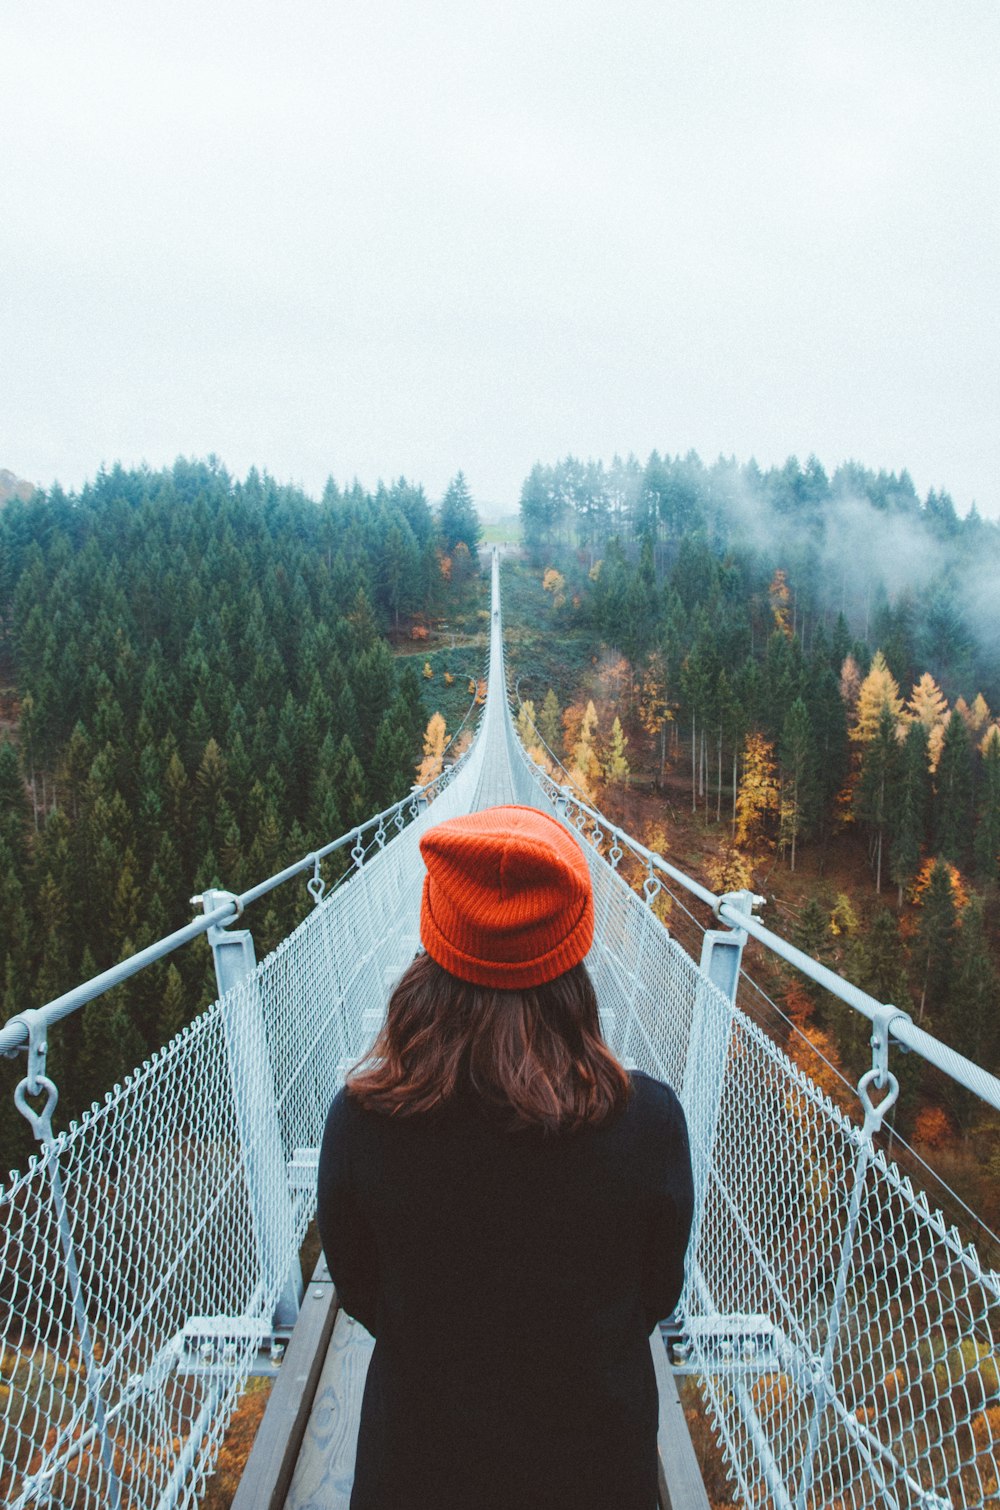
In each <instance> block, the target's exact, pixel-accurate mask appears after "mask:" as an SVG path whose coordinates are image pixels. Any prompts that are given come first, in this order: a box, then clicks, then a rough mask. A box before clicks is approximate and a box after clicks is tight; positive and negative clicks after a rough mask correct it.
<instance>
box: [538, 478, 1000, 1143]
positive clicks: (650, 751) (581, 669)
mask: <svg viewBox="0 0 1000 1510" xmlns="http://www.w3.org/2000/svg"><path fill="white" fill-rule="evenodd" d="M521 522H522V534H523V538H524V541H525V545H526V548H527V553H528V556H529V559H530V561H531V563H532V565H533V567H534V570H535V573H536V577H537V583H538V585H537V587H536V600H542V601H543V602H546V606H545V608H544V610H542V611H543V612H544V614H545V617H546V619H547V626H546V628H547V635H548V637H549V638H550V639H553V640H554V639H556V638H557V637H560V636H561V637H563V638H562V639H560V640H559V643H558V648H553V649H552V650H551V651H550V649H549V647H548V646H546V647H544V648H543V649H542V650H540V651H539V650H538V649H535V650H533V652H532V654H533V656H534V661H524V660H522V661H519V662H517V666H516V669H517V672H518V674H519V684H520V686H521V687H522V689H526V690H524V695H525V696H528V697H530V699H531V700H532V701H531V703H530V707H531V709H532V715H531V726H532V727H531V731H529V736H530V737H529V739H528V740H526V743H528V744H529V748H531V747H532V746H535V747H536V748H535V758H536V759H539V760H540V762H542V763H544V762H545V761H546V760H547V759H548V758H549V757H548V754H547V750H548V751H551V752H552V753H553V754H554V755H555V756H556V757H557V758H558V759H560V760H561V762H562V763H563V766H564V768H565V769H566V770H567V771H568V772H569V774H570V778H571V780H572V781H573V782H574V783H575V784H576V785H577V786H579V787H580V788H581V789H582V790H584V792H585V793H587V794H588V795H589V796H591V797H592V798H593V800H595V801H596V802H597V803H598V805H601V804H602V803H605V802H610V803H612V805H614V804H615V802H616V801H617V799H616V797H615V793H614V784H613V783H612V782H611V781H609V780H608V774H607V773H608V771H609V770H610V769H611V768H612V766H616V765H617V760H618V752H619V747H620V746H621V745H622V739H623V738H624V739H625V740H627V741H628V746H627V748H628V757H627V759H628V764H629V768H630V777H629V779H630V780H631V782H632V786H633V791H634V790H635V787H636V782H637V781H638V782H640V783H642V784H643V785H644V788H645V790H646V791H647V792H649V793H650V794H651V797H652V790H653V789H655V790H657V791H659V792H660V793H662V794H663V795H664V796H669V800H670V801H671V802H672V803H677V802H678V801H679V800H680V801H683V803H684V805H685V807H688V808H690V812H691V815H692V819H693V820H694V823H695V825H696V826H695V827H694V828H693V829H692V831H691V832H692V835H693V836H694V838H693V842H694V843H695V844H696V845H697V846H698V847H699V848H701V847H702V842H704V843H705V844H708V843H710V844H711V848H709V849H708V850H707V853H706V854H705V855H704V856H703V869H704V874H705V878H706V879H707V880H708V882H709V884H710V885H711V886H712V887H713V889H715V890H716V891H726V890H730V889H737V888H740V887H744V886H749V887H753V888H754V889H757V890H760V889H762V888H763V889H765V890H766V889H767V886H768V881H769V878H770V880H771V882H772V883H773V882H774V876H775V867H776V865H780V866H781V867H782V868H783V872H784V873H785V874H787V875H788V876H791V875H792V873H794V872H795V871H796V869H797V867H801V865H802V863H803V859H804V857H805V856H807V855H808V856H809V864H810V874H811V876H813V877H816V876H817V874H818V875H819V876H820V877H822V875H823V870H824V866H825V864H826V863H827V860H828V859H829V861H830V864H831V866H832V867H834V868H835V869H836V870H837V874H838V875H839V876H840V877H841V878H842V879H841V884H847V885H848V886H849V889H850V891H851V897H852V898H854V899H855V900H857V903H858V909H857V911H855V909H854V907H853V906H852V905H851V902H850V901H849V899H848V898H847V897H846V896H845V897H841V898H840V899H839V900H837V901H836V902H834V901H833V898H832V897H827V898H826V901H825V902H824V904H823V905H820V903H819V902H818V901H816V905H815V909H814V911H815V912H816V918H814V919H813V921H815V922H816V923H817V927H816V928H815V929H814V930H813V933H812V934H810V935H809V937H808V938H807V939H806V943H807V945H808V948H809V952H811V953H814V954H816V955H819V956H821V957H822V956H823V955H824V953H825V954H826V955H827V957H829V958H832V959H835V960H837V962H838V963H839V964H840V965H841V967H842V968H843V970H844V973H845V974H847V975H848V976H849V978H851V979H855V980H856V981H857V982H858V983H859V984H861V985H862V986H866V989H870V990H874V991H875V994H880V995H881V999H883V1000H893V1001H895V1002H896V1004H897V1005H905V1006H906V1007H908V1008H912V1010H913V1013H914V1016H915V1017H917V1018H918V1019H919V1020H921V1021H924V1022H925V1023H926V1024H928V1025H929V1026H930V1027H931V1028H932V1030H934V1031H936V1032H938V1033H940V1035H941V1036H943V1037H944V1038H945V1039H946V1040H947V1041H948V1042H950V1043H952V1044H954V1046H955V1047H956V1048H959V1049H960V1050H962V1051H963V1052H965V1053H968V1054H970V1055H971V1056H972V1057H974V1058H977V1059H978V1060H979V1062H982V1063H985V1064H986V1065H987V1066H988V1067H991V1068H992V1067H993V1066H994V1065H995V1064H996V1062H997V1056H998V1053H1000V1016H998V1013H997V1010H996V996H995V986H996V980H997V964H998V963H1000V897H998V879H1000V870H998V866H1000V718H998V712H1000V633H998V617H1000V616H998V614H997V610H996V604H995V590H996V583H997V582H998V581H1000V527H998V526H997V525H995V524H991V523H987V522H985V521H983V520H982V519H981V518H979V516H978V515H977V514H976V512H975V511H972V512H971V513H970V514H969V516H968V517H967V518H965V519H960V518H959V517H958V515H957V513H956V511H955V508H954V506H953V504H952V502H951V499H950V498H949V497H948V495H947V494H945V493H937V492H931V493H929V494H928V496H927V497H926V498H925V499H923V500H921V499H920V498H919V497H918V496H917V494H916V492H915V490H914V488H913V484H912V482H911V481H910V479H909V477H908V475H907V474H906V473H905V472H904V473H902V474H900V475H898V476H897V475H893V474H886V473H877V474H876V473H874V472H870V471H867V470H865V469H864V468H862V467H860V466H857V465H855V464H849V465H847V466H844V467H840V468H838V469H837V471H836V472H835V473H834V474H833V476H832V477H827V475H826V473H825V472H824V470H823V468H822V467H821V466H820V464H819V463H818V462H817V461H816V460H815V459H814V458H810V460H809V462H808V463H807V464H806V466H805V467H804V468H803V467H801V466H800V464H799V463H798V461H797V460H796V459H795V458H791V459H790V460H789V461H788V462H787V463H786V464H785V465H784V466H783V467H780V468H774V469H772V470H771V471H769V472H767V473H762V472H761V471H760V470H759V469H758V468H757V467H756V466H755V465H754V464H753V463H750V464H749V465H747V466H738V465H737V464H736V463H735V462H732V461H725V460H720V461H719V462H717V463H715V464H714V465H712V466H705V465H703V464H702V462H701V461H700V460H699V459H698V457H697V456H694V455H693V454H692V455H688V456H686V457H675V458H670V457H661V456H659V455H657V454H655V453H654V455H653V456H651V457H650V458H649V460H648V462H647V463H646V464H645V465H644V466H643V465H641V464H640V463H639V462H637V461H636V460H635V459H634V458H629V459H628V460H626V461H622V460H621V459H619V458H616V459H615V460H614V461H613V462H612V463H611V465H610V466H608V467H605V466H603V465H602V464H601V463H595V462H587V463H583V462H580V461H578V460H576V459H575V458H573V457H568V458H566V459H565V460H563V461H560V462H558V463H556V464H554V465H548V466H546V465H542V464H541V463H539V464H537V465H535V466H534V467H533V469H532V471H531V473H530V475H529V476H528V478H527V479H526V480H525V483H524V486H523V489H522V495H521ZM546 600H547V601H546ZM540 660H541V661H543V662H544V670H543V668H542V667H541V666H540V665H539V664H538V662H539V661H540ZM562 667H573V668H574V669H573V670H572V671H568V672H567V673H566V674H565V675H563V674H562ZM543 699H544V700H545V702H544V706H546V707H547V708H548V713H547V718H546V727H547V728H548V729H549V730H551V731H553V732H554V733H555V740H554V742H553V740H551V739H550V738H548V737H547V735H545V734H543V733H542V730H541V727H540V726H541V717H540V714H539V715H538V716H536V715H535V713H534V710H535V709H536V708H540V707H542V706H543ZM550 700H554V701H552V702H551V705H550ZM560 720H561V728H560V727H559V724H560ZM613 721H615V722H613ZM615 723H616V724H617V734H615V733H614V729H615ZM581 729H585V731H586V736H587V737H586V740H585V741H584V740H583V739H582V738H581ZM532 731H533V732H532ZM584 746H585V748H584ZM546 747H547V750H546ZM602 776H603V779H604V787H603V790H601V789H594V783H595V782H598V783H599V782H600V780H601V777H602ZM650 800H651V798H650ZM633 807H635V801H634V800H633ZM612 810H613V811H617V809H616V808H615V807H614V806H613V807H612ZM657 810H658V809H657V808H656V804H655V802H653V803H652V805H650V804H649V803H647V804H646V805H645V806H642V807H640V808H639V809H638V811H641V812H643V813H650V812H655V811H657ZM659 810H660V811H665V810H666V809H663V808H661V809H659ZM659 823H660V828H659V830H658V832H659V834H660V835H661V836H662V842H669V836H668V835H667V833H666V831H665V830H664V829H663V828H662V819H660V820H659ZM628 826H629V825H628V821H627V820H626V827H628ZM701 835H704V836H705V840H704V841H702V840H701V839H700V837H699V836H701ZM709 836H711V839H709ZM647 842H654V841H653V840H652V839H650V840H647ZM656 842H660V840H657V841H656ZM673 858H674V859H675V860H676V861H677V862H678V863H679V864H681V865H682V866H685V868H687V866H686V864H685V861H686V857H685V855H684V854H683V853H681V852H680V851H679V850H676V849H675V850H674V852H673ZM866 866H867V875H866V873H865V868H866ZM847 876H850V877H851V879H850V881H849V882H848V881H846V877H847ZM792 884H793V887H794V882H793V883H792ZM813 884H815V882H813ZM819 884H820V888H821V889H823V890H824V892H825V891H827V890H828V888H825V887H823V883H822V881H820V883H819ZM974 888H976V889H974ZM815 895H816V894H814V898H815ZM806 912H808V908H807V909H805V911H804V912H803V916H805V915H806ZM838 914H839V915H838ZM779 931H780V930H779ZM880 957H881V958H882V959H883V960H884V959H889V958H890V957H891V959H892V960H894V961H895V964H894V966H893V969H892V970H890V971H889V977H891V979H890V978H889V977H887V978H886V980H883V979H882V977H881V976H880V975H879V969H880V966H879V958H880ZM893 971H894V973H893ZM869 982H870V984H866V983H869ZM977 982H978V983H979V985H977ZM983 982H987V983H988V985H985V986H984V985H982V983H983ZM885 990H891V991H892V992H893V993H896V994H892V995H885V994H884V991H885ZM788 1005H789V1011H790V1013H791V1016H792V1017H793V1019H795V1020H796V1021H804V1020H805V1019H806V1018H809V1017H811V1018H812V1021H813V1026H814V1027H815V1028H816V1029H817V1030H819V1031H821V1032H826V1031H828V1030H829V1031H834V1036H835V1040H836V1041H835V1042H834V1041H833V1040H831V1042H830V1044H829V1047H830V1050H831V1052H832V1053H834V1054H835V1053H836V1052H837V1051H838V1050H839V1051H840V1052H842V1053H843V1054H845V1055H846V1056H848V1058H849V1059H851V1058H858V1057H860V1061H861V1062H862V1064H863V1062H864V1059H865V1057H866V1055H867V1053H868V1052H869V1051H868V1049H867V1045H866V1043H854V1042H853V1040H851V1031H852V1025H851V1023H850V1021H849V1014H848V1017H837V1016H836V1015H835V1014H834V1015H832V1016H831V1017H830V1018H829V1019H828V1020H826V1019H824V1018H823V1016H822V1014H821V1011H820V1009H819V1008H818V1007H816V1006H815V1004H812V1003H810V1001H809V1000H808V999H807V996H804V995H803V991H802V988H801V986H798V985H796V986H795V987H794V988H789V998H788ZM834 1024H835V1027H834ZM814 1069H815V1073H817V1074H819V1073H820V1070H819V1069H817V1068H816V1067H810V1073H814ZM912 1078H913V1077H912V1076H911V1079H912ZM915 1095H916V1082H915V1081H914V1084H913V1085H910V1086H909V1090H908V1092H907V1096H906V1097H904V1099H903V1103H901V1115H902V1116H903V1117H904V1119H906V1118H911V1119H912V1118H913V1117H914V1116H915V1115H917V1102H916V1101H915V1100H914V1097H915ZM925 1109H926V1108H925ZM947 1110H948V1115H949V1117H950V1118H951V1119H952V1121H953V1122H954V1123H955V1124H957V1125H958V1127H959V1128H962V1129H964V1130H965V1132H966V1133H968V1131H969V1129H970V1127H971V1126H972V1121H971V1120H970V1119H972V1118H974V1116H975V1109H974V1107H973V1105H972V1101H971V1098H964V1099H963V1098H962V1097H955V1098H953V1101H952V1102H949V1104H948V1108H947ZM918 1120H919V1118H918Z"/></svg>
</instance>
